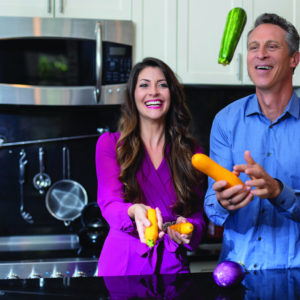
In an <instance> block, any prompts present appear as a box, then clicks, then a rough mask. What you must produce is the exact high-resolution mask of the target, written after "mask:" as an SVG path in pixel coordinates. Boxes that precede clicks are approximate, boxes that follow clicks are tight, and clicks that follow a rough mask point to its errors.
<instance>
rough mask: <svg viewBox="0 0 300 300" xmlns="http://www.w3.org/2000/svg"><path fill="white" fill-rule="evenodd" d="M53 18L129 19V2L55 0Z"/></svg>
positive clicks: (121, 0)
mask: <svg viewBox="0 0 300 300" xmlns="http://www.w3.org/2000/svg"><path fill="white" fill-rule="evenodd" d="M55 17H59V18H89V19H114V20H115V19H119V20H130V19H131V0H85V1H82V0H55Z"/></svg>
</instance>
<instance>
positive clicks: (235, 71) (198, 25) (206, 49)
mask: <svg viewBox="0 0 300 300" xmlns="http://www.w3.org/2000/svg"><path fill="white" fill-rule="evenodd" d="M177 5H178V8H177V9H178V19H177V73H178V74H179V76H180V77H181V78H182V81H183V82H184V83H185V84H234V85H252V82H251V80H250V78H249V76H248V72H247V33H248V31H249V30H250V29H251V28H252V27H253V25H254V21H255V19H256V18H257V16H259V15H260V14H262V13H265V12H269V13H276V14H278V15H280V16H282V17H284V18H286V19H287V20H288V21H290V22H291V23H293V24H294V25H295V26H296V28H297V30H298V32H300V1H295V0H285V1H280V0H264V1H261V0H247V1H239V0H222V1H219V0H210V1H206V0H177ZM238 6H239V7H243V8H244V9H245V11H246V13H247V23H246V26H245V28H244V31H243V34H242V36H241V39H240V41H239V43H238V46H237V49H236V51H235V54H234V57H233V60H232V62H231V63H230V65H228V66H222V65H220V64H218V63H217V59H218V54H219V49H220V44H221V39H222V35H223V30H224V27H225V23H226V18H227V14H228V12H229V11H230V9H232V8H233V7H238ZM293 82H294V85H295V86H300V66H298V68H297V69H296V70H295V74H294V79H293Z"/></svg>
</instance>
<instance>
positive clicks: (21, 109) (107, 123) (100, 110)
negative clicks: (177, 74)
mask: <svg viewBox="0 0 300 300" xmlns="http://www.w3.org/2000/svg"><path fill="white" fill-rule="evenodd" d="M184 89H185V93H186V96H187V102H188V106H189V107H190V109H191V111H192V115H193V132H194V133H195V135H196V138H197V139H198V141H199V143H200V145H201V146H202V147H203V149H204V151H205V152H208V143H209V132H210V128H211V122H212V120H213V117H214V115H215V114H216V113H217V112H218V111H219V110H220V109H221V108H222V107H224V106H225V105H227V104H228V103H230V102H232V101H234V100H236V99H238V98H240V97H243V96H246V95H248V94H250V93H252V92H253V91H254V89H253V87H242V88H238V87H227V86H225V87H224V86H185V87H184ZM119 115H120V106H119V105H107V106H59V107H58V106H57V107H56V106H18V105H1V106H0V138H2V139H5V142H6V143H15V142H23V141H32V140H33V141H35V140H40V139H45V140H47V139H52V138H63V137H76V136H84V135H94V134H97V133H98V132H97V129H98V128H107V129H109V130H110V131H115V130H116V129H117V123H118V119H119ZM97 138H98V137H92V138H84V139H74V140H69V141H68V140H66V141H64V140H62V141H56V142H45V143H36V144H29V145H19V146H9V147H3V146H2V147H0V178H1V180H0V206H1V207H2V209H1V211H2V213H1V218H0V236H10V235H27V234H61V233H77V232H78V230H79V229H80V228H81V226H82V225H81V223H80V218H77V219H76V220H74V221H73V222H71V224H70V226H65V225H64V222H62V221H61V220H57V219H56V218H54V217H53V216H52V215H50V213H49V212H48V210H47V208H46V205H45V197H46V193H44V194H40V193H39V191H38V190H37V189H36V188H35V187H34V185H33V178H34V176H35V175H36V174H37V173H39V147H43V150H44V164H45V172H46V173H47V174H48V175H49V176H50V178H51V181H52V183H55V182H57V181H59V180H60V179H62V148H63V147H64V146H67V147H68V148H69V151H70V173H71V174H70V177H71V179H72V180H75V181H77V182H79V183H80V184H81V185H82V186H83V187H84V188H85V190H86V191H87V195H88V202H94V201H97V178H96V172H95V162H94V158H95V145H96V142H97ZM21 150H24V152H25V153H26V160H27V161H28V162H27V164H26V165H25V174H24V175H25V178H24V179H25V181H24V185H23V187H24V198H23V200H24V210H25V211H26V212H28V213H29V214H30V215H31V216H32V218H33V220H34V224H29V223H27V222H26V221H25V220H24V219H23V218H22V217H21V215H20V182H19V178H20V173H19V171H20V170H19V159H20V152H21Z"/></svg>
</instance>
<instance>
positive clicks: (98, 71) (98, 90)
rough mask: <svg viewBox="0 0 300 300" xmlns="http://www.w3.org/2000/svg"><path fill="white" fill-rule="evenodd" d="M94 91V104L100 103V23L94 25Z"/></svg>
mask: <svg viewBox="0 0 300 300" xmlns="http://www.w3.org/2000/svg"><path fill="white" fill-rule="evenodd" d="M95 33H96V89H95V98H96V103H99V102H100V97H101V82H102V64H103V62H102V56H103V53H102V26H101V22H99V21H98V22H97V23H96V29H95Z"/></svg>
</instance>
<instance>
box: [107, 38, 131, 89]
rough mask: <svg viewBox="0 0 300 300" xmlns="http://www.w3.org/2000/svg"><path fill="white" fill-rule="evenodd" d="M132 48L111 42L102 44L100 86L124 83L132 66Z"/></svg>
mask: <svg viewBox="0 0 300 300" xmlns="http://www.w3.org/2000/svg"><path fill="white" fill-rule="evenodd" d="M131 52H132V47H131V46H128V45H122V44H117V43H111V42H104V43H103V73H102V76H103V77H102V84H115V83H125V82H127V80H128V78H129V73H130V70H131V66H132V59H131V58H132V53H131Z"/></svg>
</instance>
